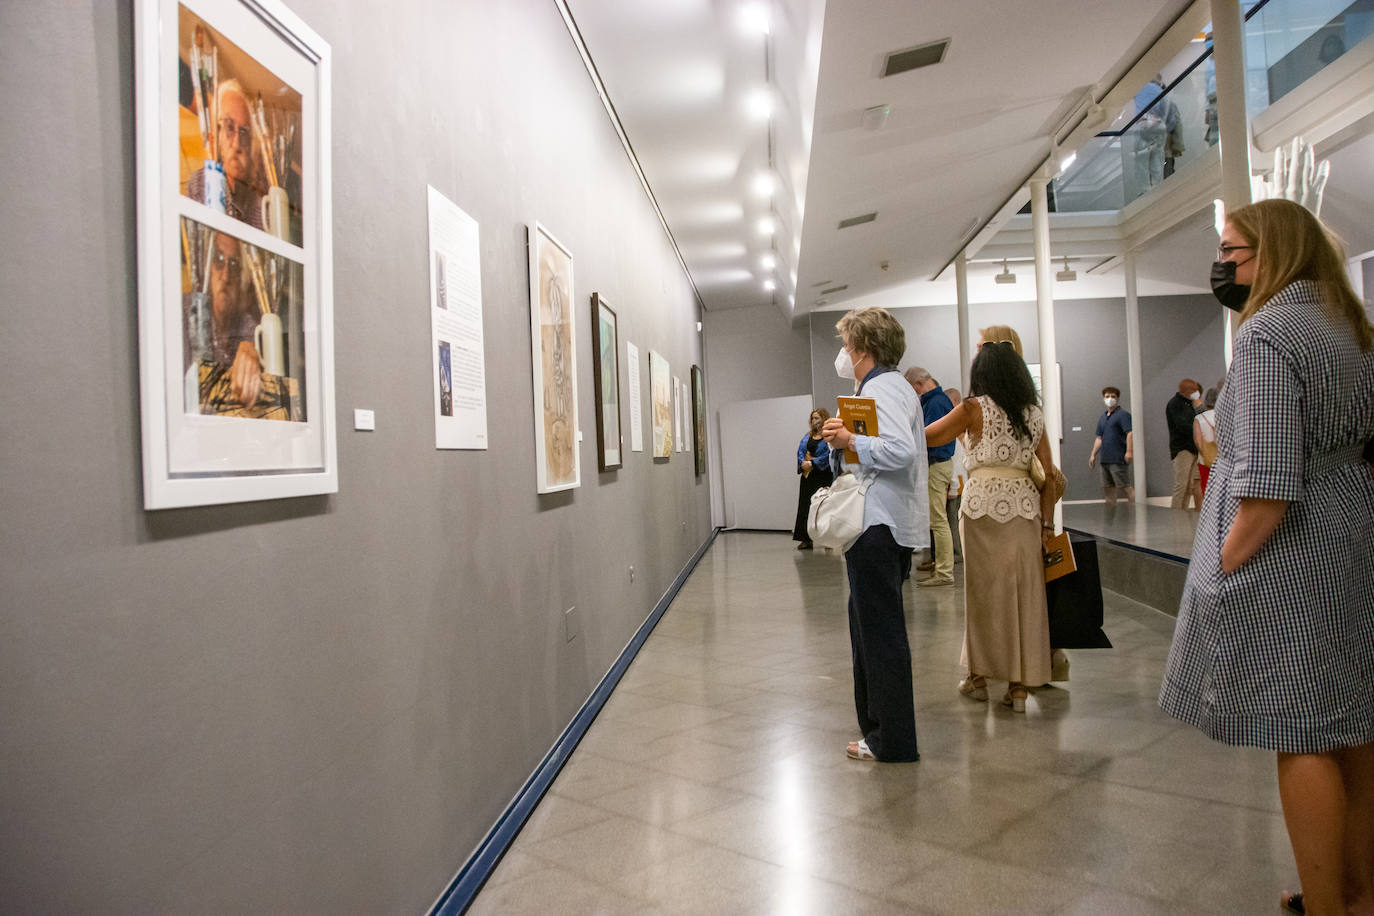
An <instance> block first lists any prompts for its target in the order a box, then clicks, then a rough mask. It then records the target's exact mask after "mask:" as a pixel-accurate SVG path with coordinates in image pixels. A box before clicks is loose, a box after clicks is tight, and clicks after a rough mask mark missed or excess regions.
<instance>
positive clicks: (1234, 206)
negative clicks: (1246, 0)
mask: <svg viewBox="0 0 1374 916" xmlns="http://www.w3.org/2000/svg"><path fill="white" fill-rule="evenodd" d="M1212 60H1213V62H1214V63H1215V65H1216V73H1217V128H1218V130H1219V132H1220V135H1221V200H1222V203H1223V204H1225V206H1226V211H1227V212H1228V213H1229V212H1231V211H1233V210H1238V209H1240V208H1241V207H1244V206H1245V205H1246V204H1248V203H1250V119H1249V116H1248V114H1247V112H1246V110H1245V19H1244V17H1243V16H1242V14H1241V9H1240V2H1239V0H1212ZM1226 314H1227V316H1228V318H1227V322H1226V342H1225V345H1224V346H1225V355H1226V365H1228V366H1229V365H1231V340H1232V337H1233V335H1234V334H1235V330H1236V327H1237V325H1238V324H1239V322H1238V321H1237V320H1236V319H1237V318H1238V317H1239V316H1238V315H1237V314H1236V313H1235V312H1232V311H1231V310H1230V309H1227V310H1226Z"/></svg>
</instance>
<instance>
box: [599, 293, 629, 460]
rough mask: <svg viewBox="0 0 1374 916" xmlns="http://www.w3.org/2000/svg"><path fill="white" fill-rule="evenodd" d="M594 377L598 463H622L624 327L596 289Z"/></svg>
mask: <svg viewBox="0 0 1374 916" xmlns="http://www.w3.org/2000/svg"><path fill="white" fill-rule="evenodd" d="M592 327H594V328H596V340H595V341H594V342H593V343H594V345H593V346H592V381H593V383H594V385H595V387H596V466H597V469H598V470H602V471H613V470H615V469H616V468H618V467H620V466H621V464H622V462H621V460H620V445H621V441H620V358H619V356H618V354H619V353H620V331H619V327H618V325H617V322H616V315H615V310H614V309H612V308H611V307H610V306H609V305H607V304H606V300H605V299H602V298H601V294H600V293H592Z"/></svg>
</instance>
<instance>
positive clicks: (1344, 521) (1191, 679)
mask: <svg viewBox="0 0 1374 916" xmlns="http://www.w3.org/2000/svg"><path fill="white" fill-rule="evenodd" d="M1218 265H1219V266H1218V267H1217V268H1215V270H1216V273H1215V274H1214V276H1217V275H1220V276H1221V278H1222V279H1223V281H1224V282H1223V283H1222V284H1221V285H1220V288H1219V289H1218V298H1219V299H1221V300H1222V302H1223V303H1225V304H1227V305H1228V306H1231V307H1235V306H1236V305H1239V306H1240V326H1239V329H1238V330H1237V332H1236V335H1235V344H1234V348H1233V354H1234V355H1233V358H1232V361H1231V366H1230V369H1229V371H1228V373H1227V376H1226V386H1225V388H1223V389H1222V392H1221V395H1220V397H1219V398H1218V399H1217V406H1216V418H1217V423H1216V428H1217V461H1216V463H1215V464H1214V465H1213V466H1212V471H1211V475H1210V477H1209V479H1208V487H1207V495H1206V498H1205V499H1204V501H1203V506H1202V517H1201V518H1200V519H1199V521H1198V525H1197V535H1196V537H1195V539H1194V542H1193V551H1192V560H1191V562H1190V563H1189V567H1188V578H1187V581H1186V584H1185V585H1184V591H1183V598H1182V602H1181V606H1180V608H1179V612H1178V619H1177V623H1176V626H1175V631H1174V638H1173V643H1172V646H1171V647H1170V650H1169V658H1168V662H1167V665H1166V668H1165V675H1164V682H1163V685H1162V686H1161V689H1160V696H1159V702H1160V706H1161V707H1163V709H1164V711H1165V712H1167V713H1168V714H1169V715H1171V716H1173V717H1174V718H1176V719H1179V720H1181V721H1183V722H1185V723H1188V724H1190V725H1193V726H1195V727H1197V728H1199V729H1200V730H1202V731H1203V732H1204V733H1205V734H1207V735H1208V736H1209V737H1211V738H1212V739H1214V740H1216V741H1220V742H1223V743H1225V744H1232V745H1243V746H1249V747H1262V748H1267V749H1269V750H1271V751H1274V752H1275V753H1276V755H1277V772H1278V789H1279V801H1280V803H1281V805H1282V808H1283V815H1284V822H1285V825H1286V826H1287V828H1288V837H1289V840H1290V842H1291V844H1292V848H1293V857H1294V859H1295V860H1296V862H1297V868H1298V877H1299V878H1300V879H1301V881H1302V902H1303V907H1304V909H1305V910H1306V912H1308V913H1357V912H1359V913H1367V912H1371V911H1374V549H1372V548H1371V544H1374V474H1371V472H1370V467H1369V465H1368V464H1367V463H1366V462H1365V461H1364V460H1363V458H1362V456H1361V452H1362V450H1363V449H1365V448H1366V446H1367V443H1368V442H1369V441H1370V439H1371V438H1372V437H1374V325H1371V323H1370V321H1369V318H1368V316H1367V314H1366V312H1365V307H1364V303H1363V302H1361V300H1360V298H1359V296H1358V295H1356V293H1355V291H1354V290H1353V289H1352V288H1351V285H1350V280H1349V278H1348V276H1347V274H1346V270H1345V255H1344V253H1343V252H1342V251H1341V248H1340V245H1339V243H1337V242H1336V241H1335V240H1334V239H1333V238H1332V237H1331V236H1330V235H1329V234H1328V233H1327V232H1326V230H1325V229H1324V228H1323V227H1322V224H1321V223H1320V222H1319V221H1318V220H1317V218H1316V217H1315V216H1313V215H1312V214H1311V213H1310V212H1308V211H1307V210H1306V209H1304V208H1303V207H1302V206H1301V205H1299V204H1297V203H1294V202H1292V201H1288V200H1282V199H1273V200H1265V201H1261V202H1259V203H1256V204H1252V205H1250V206H1247V207H1242V208H1240V209H1238V210H1235V211H1234V212H1232V213H1229V214H1228V215H1227V220H1226V224H1225V227H1224V228H1223V230H1222V235H1221V248H1220V251H1219V252H1218ZM1240 288H1243V289H1244V295H1243V296H1242V294H1241V292H1239V291H1238V289H1240ZM1220 778H1224V776H1222V777H1220ZM1285 902H1287V901H1285Z"/></svg>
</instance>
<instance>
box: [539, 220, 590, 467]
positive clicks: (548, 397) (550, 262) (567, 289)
mask: <svg viewBox="0 0 1374 916" xmlns="http://www.w3.org/2000/svg"><path fill="white" fill-rule="evenodd" d="M529 261H530V347H531V364H532V371H533V375H534V452H535V474H536V480H537V492H539V493H556V492H558V491H559V490H571V489H573V488H574V487H579V486H581V485H582V466H581V462H580V458H579V455H578V447H577V434H578V425H577V315H576V312H575V310H574V309H573V307H572V306H573V256H572V252H570V251H569V250H568V249H566V248H564V247H563V246H562V245H560V244H559V243H558V240H557V239H555V238H554V237H553V236H552V235H550V234H549V231H548V230H547V229H545V228H544V227H543V225H541V224H540V223H534V224H532V225H531V226H530V227H529Z"/></svg>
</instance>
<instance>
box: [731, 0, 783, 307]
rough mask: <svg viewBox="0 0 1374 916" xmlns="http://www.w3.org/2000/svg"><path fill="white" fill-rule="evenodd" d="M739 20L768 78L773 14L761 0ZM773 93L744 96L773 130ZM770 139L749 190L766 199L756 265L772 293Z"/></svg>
mask: <svg viewBox="0 0 1374 916" xmlns="http://www.w3.org/2000/svg"><path fill="white" fill-rule="evenodd" d="M740 23H741V25H742V26H743V28H744V30H745V31H746V32H747V33H748V34H750V35H756V36H760V37H762V38H763V41H764V78H765V80H766V81H771V79H772V73H771V72H770V70H771V66H770V63H769V49H768V36H769V34H770V33H771V31H772V16H771V14H770V12H769V8H768V6H767V5H765V4H763V3H751V4H748V5H746V6H744V7H742V8H741V10H740ZM775 107H776V106H775V102H774V93H773V88H772V86H771V85H767V86H765V88H762V89H755V90H753V91H752V92H750V93H749V95H748V96H747V97H746V99H745V108H746V110H747V111H748V112H749V114H750V115H752V116H753V117H754V118H756V119H757V120H760V121H762V122H764V124H765V126H766V129H767V130H768V131H769V132H770V135H771V132H772V129H773V112H774V109H775ZM771 140H772V138H771V136H770V138H769V144H768V147H769V162H768V165H767V168H766V169H765V170H764V171H761V172H759V173H758V174H756V175H755V176H754V178H753V180H752V181H751V182H750V190H751V191H752V192H753V194H754V195H755V196H756V197H761V198H765V199H766V200H767V201H768V213H767V215H766V216H763V217H760V219H759V220H758V222H757V223H756V224H755V227H756V229H757V231H758V234H759V235H760V236H763V237H765V238H767V239H768V250H767V251H765V252H764V253H763V254H762V255H760V256H759V267H760V268H761V269H762V271H763V274H764V276H763V281H762V284H763V289H764V292H767V293H772V292H774V291H775V290H777V288H778V281H777V279H776V273H777V268H778V256H777V253H776V249H775V241H774V240H775V239H776V237H777V230H778V219H777V215H776V213H775V211H774V209H773V195H774V194H775V193H776V191H777V187H778V180H777V176H776V175H775V174H774V172H773V162H772V142H771Z"/></svg>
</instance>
